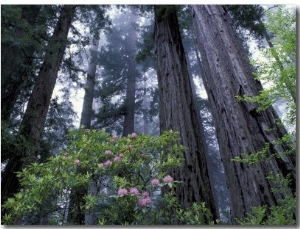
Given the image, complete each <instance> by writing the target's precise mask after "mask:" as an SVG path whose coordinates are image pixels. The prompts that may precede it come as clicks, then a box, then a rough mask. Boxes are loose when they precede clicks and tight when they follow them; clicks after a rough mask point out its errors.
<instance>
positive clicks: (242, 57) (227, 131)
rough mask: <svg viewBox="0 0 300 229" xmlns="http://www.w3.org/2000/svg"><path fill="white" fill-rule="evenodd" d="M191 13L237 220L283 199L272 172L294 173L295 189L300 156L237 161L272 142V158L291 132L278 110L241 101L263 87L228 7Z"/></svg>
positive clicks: (197, 7) (193, 8)
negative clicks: (270, 177)
mask: <svg viewBox="0 0 300 229" xmlns="http://www.w3.org/2000/svg"><path fill="white" fill-rule="evenodd" d="M191 11H192V16H193V22H194V25H195V28H196V33H197V38H198V44H199V47H200V52H201V59H202V62H203V66H204V74H203V76H202V77H203V82H204V85H205V88H206V91H207V94H208V98H209V102H210V105H211V108H212V115H213V117H214V122H215V125H216V134H217V137H218V142H219V147H220V154H221V158H222V161H223V163H224V168H225V172H226V176H227V182H228V187H229V192H230V197H231V213H232V217H233V218H234V219H235V218H241V217H244V216H245V213H246V212H248V211H250V209H251V207H253V206H259V205H268V206H270V205H274V204H276V203H277V200H278V199H279V198H280V196H278V195H277V194H275V193H273V192H272V191H271V188H273V187H274V184H273V183H272V182H270V180H268V179H266V177H267V176H268V175H269V173H270V172H273V173H275V174H277V173H279V174H280V175H281V176H282V177H283V176H286V175H287V174H291V178H292V184H291V190H292V191H295V178H296V173H295V155H294V154H293V155H291V156H282V157H279V158H277V157H274V158H273V159H271V160H269V161H266V162H260V163H256V164H253V165H249V164H245V163H240V162H233V161H232V160H231V159H233V158H235V157H241V154H242V153H247V154H248V153H254V152H258V151H261V150H262V149H263V148H264V147H265V146H266V143H268V144H269V149H268V150H267V155H269V156H270V155H273V154H275V153H282V152H284V151H286V150H290V148H289V147H288V146H286V145H283V144H274V141H275V140H277V139H279V138H281V137H282V136H284V135H285V134H286V133H287V132H286V130H285V129H284V127H283V126H281V125H277V123H276V120H277V119H278V116H277V114H276V112H275V111H274V109H273V108H269V109H268V110H266V111H262V112H259V113H258V112H257V111H256V109H257V108H258V105H257V104H254V103H250V102H244V101H238V100H237V98H236V96H237V95H244V94H246V95H248V96H252V95H257V94H258V93H259V91H261V90H262V86H261V84H260V82H258V81H256V80H255V79H254V76H253V74H252V72H253V69H252V66H251V65H250V64H249V60H248V57H247V53H246V52H245V50H244V49H243V48H242V44H241V41H240V40H239V39H238V38H237V36H236V34H235V32H234V30H233V29H232V27H231V24H230V17H229V15H228V14H227V13H226V12H225V11H224V9H223V8H222V6H214V5H206V6H204V5H203V6H200V5H192V6H191ZM233 223H236V221H234V222H233Z"/></svg>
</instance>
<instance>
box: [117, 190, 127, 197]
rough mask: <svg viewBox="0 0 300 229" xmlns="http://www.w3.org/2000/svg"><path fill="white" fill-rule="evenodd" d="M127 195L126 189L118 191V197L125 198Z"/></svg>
mask: <svg viewBox="0 0 300 229" xmlns="http://www.w3.org/2000/svg"><path fill="white" fill-rule="evenodd" d="M127 193H128V191H127V190H126V188H121V189H119V191H118V195H119V196H125V195H126V194H127Z"/></svg>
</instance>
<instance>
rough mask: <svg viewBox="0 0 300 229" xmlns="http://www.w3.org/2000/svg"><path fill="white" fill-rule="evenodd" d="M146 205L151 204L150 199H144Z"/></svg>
mask: <svg viewBox="0 0 300 229" xmlns="http://www.w3.org/2000/svg"><path fill="white" fill-rule="evenodd" d="M144 200H145V202H146V204H150V203H151V202H152V200H151V198H150V197H146V198H145V199H144Z"/></svg>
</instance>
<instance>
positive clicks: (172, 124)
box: [155, 6, 218, 218]
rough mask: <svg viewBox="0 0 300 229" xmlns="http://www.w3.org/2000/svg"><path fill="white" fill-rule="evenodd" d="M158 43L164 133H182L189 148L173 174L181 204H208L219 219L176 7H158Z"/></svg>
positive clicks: (161, 115)
mask: <svg viewBox="0 0 300 229" xmlns="http://www.w3.org/2000/svg"><path fill="white" fill-rule="evenodd" d="M155 44H156V51H157V77H158V87H159V116H160V131H161V132H163V131H164V130H174V131H178V132H179V133H180V137H181V139H182V142H181V143H182V144H183V145H184V146H185V147H186V150H185V153H184V158H185V161H184V162H183V164H182V167H181V168H179V169H176V170H173V171H171V175H172V176H174V178H175V180H180V181H183V183H182V184H180V185H178V187H177V188H176V195H177V198H178V201H179V203H180V204H181V205H182V206H183V207H184V208H188V207H190V206H191V204H192V203H193V202H197V203H200V202H205V203H206V206H207V207H208V208H209V209H210V210H211V212H212V214H213V217H214V218H217V215H218V213H217V207H216V201H215V200H214V196H213V192H212V187H211V183H210V179H209V175H208V168H207V161H206V152H205V148H204V139H203V138H202V137H201V134H200V133H201V132H200V130H201V128H203V127H202V124H201V123H199V121H198V120H199V119H198V117H197V113H196V110H195V104H194V101H193V99H192V98H193V93H192V88H191V82H190V77H189V73H188V69H187V63H186V59H185V54H184V49H183V45H182V40H181V36H180V31H179V27H178V19H177V14H176V8H175V6H155Z"/></svg>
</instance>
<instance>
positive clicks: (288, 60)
mask: <svg viewBox="0 0 300 229" xmlns="http://www.w3.org/2000/svg"><path fill="white" fill-rule="evenodd" d="M266 16H267V22H266V23H264V24H265V27H266V28H267V30H268V31H269V32H270V33H271V34H272V35H273V38H272V39H271V42H272V44H273V47H268V48H263V49H261V50H260V55H259V57H257V59H253V60H252V64H253V65H255V66H258V70H257V72H256V73H254V74H255V75H256V78H257V79H258V80H260V81H262V82H264V83H267V84H268V89H264V90H262V91H261V92H260V94H259V95H256V96H253V97H250V96H247V95H245V96H243V97H239V99H243V100H245V101H250V102H257V103H258V104H259V105H260V107H259V108H258V111H260V110H265V109H267V108H268V107H270V106H271V105H273V104H274V103H275V102H276V101H277V100H279V99H284V100H285V101H286V103H287V111H288V120H287V122H288V124H290V125H292V127H295V123H296V14H295V11H294V12H292V11H290V10H289V9H287V8H284V6H281V5H280V6H277V9H276V11H267V12H266Z"/></svg>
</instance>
